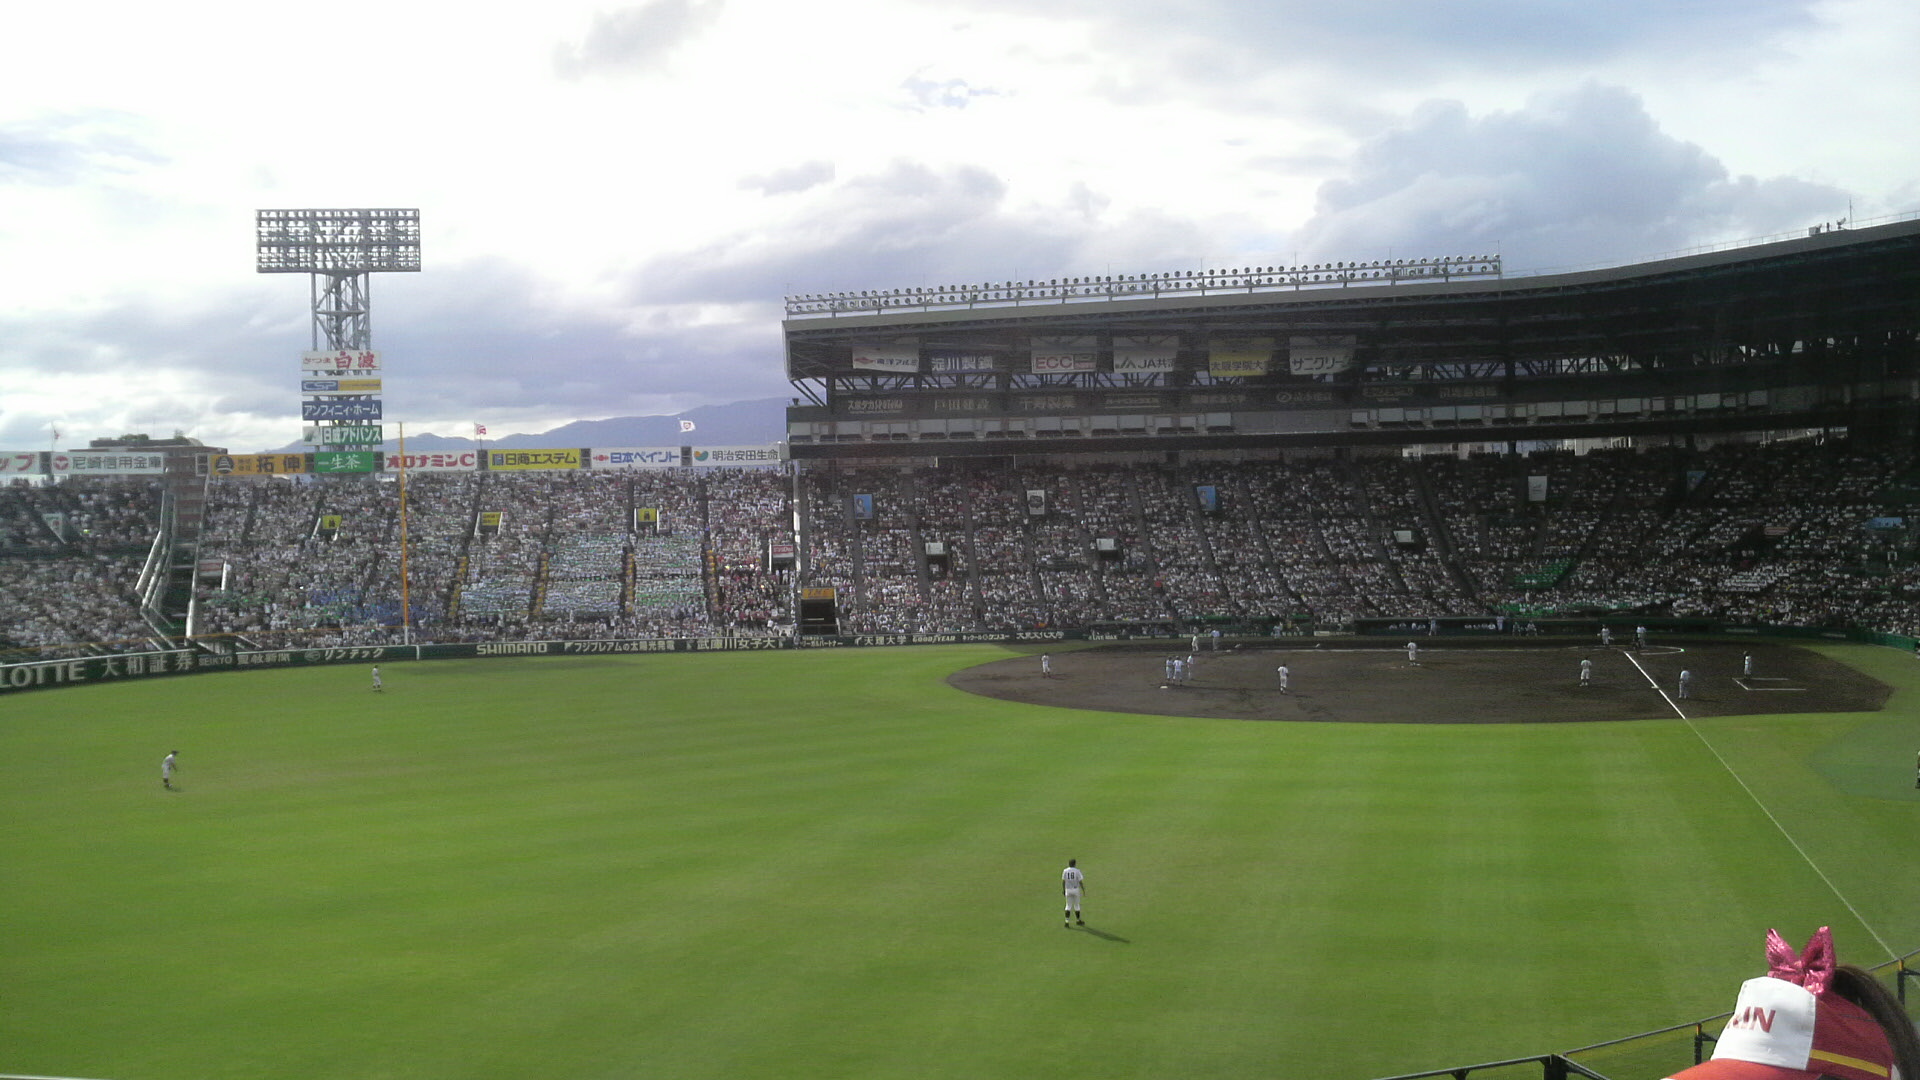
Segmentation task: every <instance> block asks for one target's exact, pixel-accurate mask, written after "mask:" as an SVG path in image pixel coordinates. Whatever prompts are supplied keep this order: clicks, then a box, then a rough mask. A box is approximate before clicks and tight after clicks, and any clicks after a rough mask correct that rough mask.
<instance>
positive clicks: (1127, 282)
mask: <svg viewBox="0 0 1920 1080" xmlns="http://www.w3.org/2000/svg"><path fill="white" fill-rule="evenodd" d="M1500 276H1502V275H1501V268H1500V256H1498V255H1471V256H1466V255H1456V256H1450V257H1447V258H1438V259H1383V260H1380V261H1378V262H1335V263H1314V264H1311V265H1301V266H1251V267H1240V268H1236V269H1232V270H1187V271H1176V272H1173V273H1167V274H1114V275H1107V276H1104V277H1075V278H1050V279H1048V280H1046V281H1001V282H984V283H981V284H977V285H935V286H931V287H927V288H917V289H870V290H861V291H859V292H836V293H804V294H801V295H798V296H789V297H787V298H786V308H787V317H788V318H790V319H793V318H831V317H833V316H835V315H864V314H870V313H875V312H882V311H894V310H899V309H909V310H914V309H917V310H922V311H931V310H936V309H941V308H978V307H1019V306H1022V305H1028V304H1065V303H1071V302H1076V301H1095V302H1099V301H1108V300H1149V299H1158V298H1161V297H1167V296H1208V295H1218V294H1222V293H1257V292H1277V291H1286V290H1299V289H1344V288H1349V287H1352V286H1355V285H1400V284H1405V283H1408V282H1415V281H1457V280H1462V279H1470V278H1497V277H1500Z"/></svg>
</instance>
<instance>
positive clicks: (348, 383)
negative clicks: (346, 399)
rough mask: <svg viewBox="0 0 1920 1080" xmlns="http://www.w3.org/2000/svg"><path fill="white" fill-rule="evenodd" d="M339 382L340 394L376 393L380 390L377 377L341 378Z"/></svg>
mask: <svg viewBox="0 0 1920 1080" xmlns="http://www.w3.org/2000/svg"><path fill="white" fill-rule="evenodd" d="M339 382H340V390H339V392H340V393H342V394H377V393H379V392H380V380H379V379H341V380H339Z"/></svg>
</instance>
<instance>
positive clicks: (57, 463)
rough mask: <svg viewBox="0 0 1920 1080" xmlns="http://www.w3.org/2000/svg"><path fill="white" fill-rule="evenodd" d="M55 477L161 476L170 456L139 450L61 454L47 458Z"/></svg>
mask: <svg viewBox="0 0 1920 1080" xmlns="http://www.w3.org/2000/svg"><path fill="white" fill-rule="evenodd" d="M48 461H49V463H50V464H51V465H52V466H53V474H54V475H55V476H69V475H71V476H158V475H160V474H161V473H163V472H166V471H167V455H165V454H160V453H153V452H145V453H143V452H141V451H138V450H134V451H128V450H58V451H55V452H54V453H53V454H51V455H49V457H48Z"/></svg>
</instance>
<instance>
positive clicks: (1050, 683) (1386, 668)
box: [947, 637, 1891, 724]
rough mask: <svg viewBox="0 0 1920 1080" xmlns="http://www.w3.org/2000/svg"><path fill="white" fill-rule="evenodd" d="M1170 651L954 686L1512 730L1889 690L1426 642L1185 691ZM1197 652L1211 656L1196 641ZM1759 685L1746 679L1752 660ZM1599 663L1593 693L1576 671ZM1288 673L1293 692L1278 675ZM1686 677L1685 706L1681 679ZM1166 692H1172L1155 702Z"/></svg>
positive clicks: (1326, 655)
mask: <svg viewBox="0 0 1920 1080" xmlns="http://www.w3.org/2000/svg"><path fill="white" fill-rule="evenodd" d="M1183 644H1185V643H1184V642H1180V641H1175V640H1171V639H1169V640H1160V641H1153V642H1126V643H1121V644H1115V645H1104V646H1097V647H1094V648H1090V649H1078V650H1074V651H1061V652H1055V653H1052V654H1051V657H1052V668H1053V676H1052V677H1051V678H1045V677H1043V676H1042V675H1041V672H1040V658H1039V655H1038V654H1037V653H1036V654H1032V655H1023V656H1020V657H1016V658H1011V659H1007V660H996V661H992V662H990V663H986V664H981V665H978V666H976V667H971V668H967V669H966V670H964V671H959V672H956V673H955V674H953V675H952V676H951V677H949V679H948V680H947V681H948V682H949V683H951V684H952V685H953V686H955V687H957V688H959V689H962V690H966V691H968V692H970V693H975V694H982V695H985V696H988V697H996V698H1002V699H1005V700H1008V701H1023V702H1029V703H1032V704H1036V705H1055V706H1060V707H1064V708H1073V709H1099V710H1103V711H1107V712H1132V713H1147V714H1152V715H1159V716H1193V717H1215V718H1219V719H1228V720H1308V721H1327V722H1337V723H1402V724H1514V723H1569V722H1579V721H1606V720H1643V719H1655V718H1666V719H1671V718H1674V717H1676V716H1680V715H1685V716H1688V717H1696V716H1745V715H1754V714H1767V713H1817V712H1868V711H1873V710H1876V709H1879V708H1881V707H1882V706H1883V705H1884V704H1885V703H1886V700H1887V696H1888V694H1889V693H1890V692H1891V691H1890V688H1889V687H1887V686H1886V685H1885V684H1883V683H1881V682H1879V681H1877V680H1874V679H1870V678H1868V677H1867V676H1865V675H1862V674H1860V673H1859V672H1856V671H1854V670H1853V669H1852V668H1849V667H1847V666H1846V665H1844V664H1841V663H1838V662H1836V661H1833V660H1830V659H1828V658H1826V657H1824V656H1822V655H1820V654H1819V653H1816V652H1813V651H1812V650H1809V649H1804V648H1801V647H1799V646H1795V645H1785V644H1779V643H1774V642H1763V641H1755V642H1736V643H1728V642H1724V641H1690V640H1679V641H1670V642H1662V643H1659V644H1655V645H1653V646H1651V647H1649V648H1648V649H1645V650H1636V649H1631V648H1621V647H1619V646H1618V645H1616V646H1613V647H1609V648H1603V647H1601V646H1600V645H1598V644H1596V643H1582V642H1576V641H1568V640H1555V639H1544V640H1529V639H1525V638H1512V639H1498V640H1495V639H1457V640H1449V639H1447V638H1444V637H1443V638H1435V639H1420V640H1419V641H1418V644H1419V646H1420V649H1419V662H1418V663H1417V664H1415V663H1409V662H1408V660H1407V650H1406V642H1405V641H1403V640H1392V641H1388V640H1385V639H1381V640H1354V639H1341V640H1337V641H1328V642H1320V643H1312V642H1304V641H1303V642H1299V643H1293V642H1288V643H1270V642H1264V641H1263V642H1260V643H1258V644H1254V643H1240V644H1238V645H1233V644H1228V645H1224V646H1223V647H1222V648H1221V649H1220V650H1219V651H1211V650H1205V649H1203V650H1202V651H1200V652H1199V653H1196V654H1193V655H1194V656H1195V657H1196V660H1197V662H1196V664H1195V665H1194V669H1195V670H1194V673H1193V676H1192V678H1191V679H1190V680H1188V681H1187V682H1186V683H1185V684H1173V685H1169V684H1168V680H1167V679H1166V677H1165V663H1166V661H1167V659H1169V658H1171V657H1174V656H1181V657H1185V656H1186V655H1188V654H1187V652H1186V650H1184V649H1181V650H1180V651H1178V652H1175V651H1174V650H1175V649H1176V648H1177V647H1178V646H1180V645H1183ZM1202 644H1207V643H1206V642H1204V641H1203V642H1202ZM1747 653H1751V654H1752V656H1753V674H1752V675H1751V676H1748V675H1745V674H1743V669H1744V657H1745V654H1747ZM1582 660H1591V661H1593V677H1592V683H1591V685H1589V686H1585V687H1582V686H1581V685H1580V681H1579V677H1580V661H1582ZM1282 664H1285V665H1286V666H1287V668H1288V669H1289V692H1287V693H1281V692H1280V689H1279V678H1278V673H1277V672H1276V671H1275V669H1276V668H1277V667H1279V666H1280V665H1282ZM1682 670H1687V671H1691V672H1692V673H1693V680H1692V684H1691V689H1690V693H1689V695H1688V696H1687V697H1686V698H1681V697H1679V687H1678V683H1679V676H1680V672H1681V671H1682ZM1162 686H1166V687H1167V688H1166V689H1164V690H1163V689H1161V687H1162Z"/></svg>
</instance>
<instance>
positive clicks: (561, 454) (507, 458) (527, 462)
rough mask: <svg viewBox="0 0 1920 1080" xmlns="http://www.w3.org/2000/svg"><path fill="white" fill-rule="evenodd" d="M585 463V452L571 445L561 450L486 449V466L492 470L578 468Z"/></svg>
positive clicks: (527, 470) (528, 470) (525, 470)
mask: <svg viewBox="0 0 1920 1080" xmlns="http://www.w3.org/2000/svg"><path fill="white" fill-rule="evenodd" d="M585 463H586V452H585V451H583V450H581V449H580V448H579V447H573V446H570V447H567V448H566V449H563V450H489V451H487V468H488V469H490V470H492V471H494V472H514V471H521V472H532V471H536V470H542V469H579V468H583V467H585Z"/></svg>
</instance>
